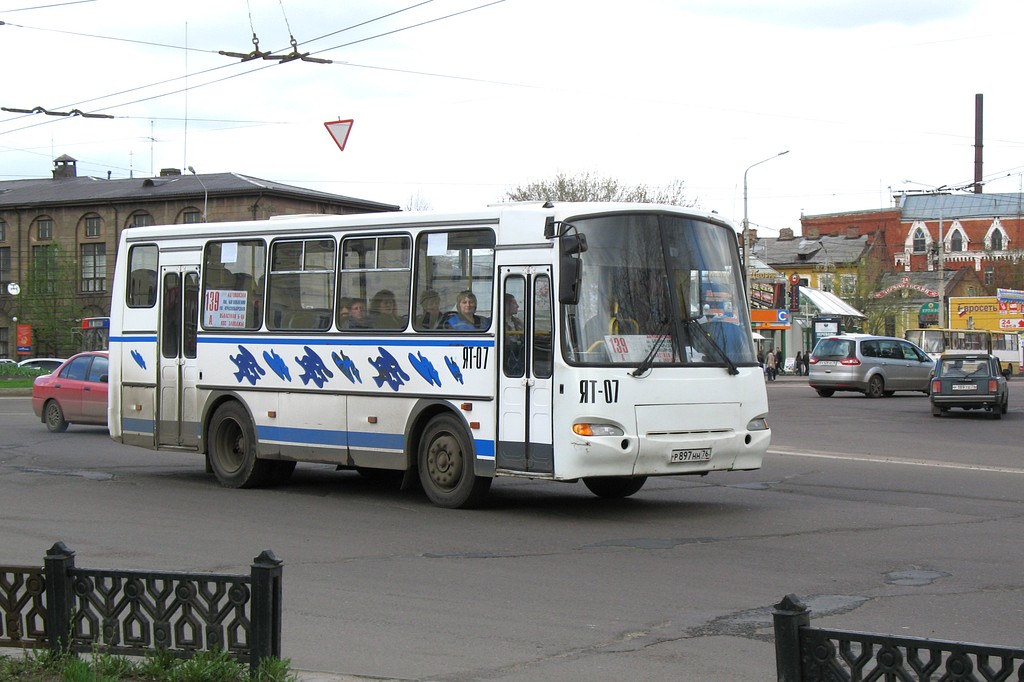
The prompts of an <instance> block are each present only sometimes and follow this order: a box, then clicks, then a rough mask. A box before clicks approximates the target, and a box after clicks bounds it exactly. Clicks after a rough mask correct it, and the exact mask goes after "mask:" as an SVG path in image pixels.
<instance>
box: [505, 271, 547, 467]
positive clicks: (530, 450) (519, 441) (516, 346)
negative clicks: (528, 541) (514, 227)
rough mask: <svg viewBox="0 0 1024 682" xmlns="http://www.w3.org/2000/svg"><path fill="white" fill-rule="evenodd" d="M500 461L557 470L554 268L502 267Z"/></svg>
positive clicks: (509, 464) (511, 464)
mask: <svg viewBox="0 0 1024 682" xmlns="http://www.w3.org/2000/svg"><path fill="white" fill-rule="evenodd" d="M499 272H500V277H501V296H499V297H498V311H497V312H498V315H499V316H500V317H499V319H500V320H501V323H500V324H499V325H497V326H496V329H497V332H498V359H499V367H498V396H497V398H498V443H497V449H496V452H495V466H496V467H497V468H498V469H504V470H506V471H522V472H530V473H538V474H551V473H554V470H555V465H554V450H553V447H552V426H551V404H552V381H551V368H552V353H553V347H552V338H553V331H554V325H553V323H552V310H553V307H552V300H551V291H552V287H551V268H550V267H546V266H536V267H529V266H519V267H502V268H500V270H499Z"/></svg>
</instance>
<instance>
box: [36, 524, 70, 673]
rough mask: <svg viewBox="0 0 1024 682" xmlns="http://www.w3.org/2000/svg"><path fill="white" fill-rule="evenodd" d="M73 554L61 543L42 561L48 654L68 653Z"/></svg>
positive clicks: (52, 548) (56, 544)
mask: <svg viewBox="0 0 1024 682" xmlns="http://www.w3.org/2000/svg"><path fill="white" fill-rule="evenodd" d="M74 567H75V553H74V552H72V551H71V550H70V549H68V548H67V545H65V544H64V543H63V542H57V543H55V544H54V545H53V547H51V548H50V551H49V552H47V554H46V559H44V561H43V568H44V571H45V573H46V630H47V637H48V639H49V640H50V650H51V651H52V652H53V653H55V654H57V655H61V654H65V653H67V652H69V651H71V618H72V612H73V609H74V595H73V594H72V592H71V569H73V568H74Z"/></svg>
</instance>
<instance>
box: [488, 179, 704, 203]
mask: <svg viewBox="0 0 1024 682" xmlns="http://www.w3.org/2000/svg"><path fill="white" fill-rule="evenodd" d="M505 198H506V199H508V200H509V201H628V202H638V203H653V204H673V205H676V206H696V205H697V202H696V200H695V199H690V198H688V197H687V196H686V193H685V188H684V186H683V182H682V180H675V181H673V182H671V183H670V184H669V185H667V186H665V187H651V186H649V185H644V184H640V185H629V184H626V183H623V182H620V181H619V180H616V179H615V178H608V177H599V176H597V175H595V174H594V173H590V172H586V173H577V174H576V175H568V174H566V173H559V174H558V175H556V176H555V177H553V178H550V179H547V180H537V181H534V182H530V183H527V184H525V185H519V186H518V187H514V188H513V189H510V190H508V191H507V192H506V193H505Z"/></svg>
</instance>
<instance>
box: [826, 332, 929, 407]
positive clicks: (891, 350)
mask: <svg viewBox="0 0 1024 682" xmlns="http://www.w3.org/2000/svg"><path fill="white" fill-rule="evenodd" d="M809 363H810V364H809V371H808V374H807V382H808V384H810V386H811V388H813V389H814V390H816V391H817V392H818V395H820V396H821V397H823V398H828V397H830V396H831V395H832V394H833V393H835V392H836V391H858V392H860V393H863V394H864V395H866V396H867V397H869V398H881V397H882V396H890V395H892V394H893V393H895V392H896V391H920V392H922V393H928V389H929V387H930V383H929V382H930V381H931V377H932V372H933V370H934V368H935V361H934V360H932V359H931V358H930V357H928V354H927V353H925V352H924V351H923V350H921V349H920V348H918V347H917V346H915V345H914V344H912V343H911V342H909V341H906V340H905V339H898V338H895V337H892V336H872V335H870V334H841V335H839V336H827V337H825V338H822V339H820V340H819V341H818V343H817V344H816V345H815V346H814V350H812V351H811V358H810V360H809Z"/></svg>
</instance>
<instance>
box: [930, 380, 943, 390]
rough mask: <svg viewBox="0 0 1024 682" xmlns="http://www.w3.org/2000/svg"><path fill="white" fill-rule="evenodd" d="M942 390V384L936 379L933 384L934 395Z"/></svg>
mask: <svg viewBox="0 0 1024 682" xmlns="http://www.w3.org/2000/svg"><path fill="white" fill-rule="evenodd" d="M941 390H942V382H941V381H939V380H938V379H936V380H935V381H933V382H932V393H938V392H939V391H941Z"/></svg>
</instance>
